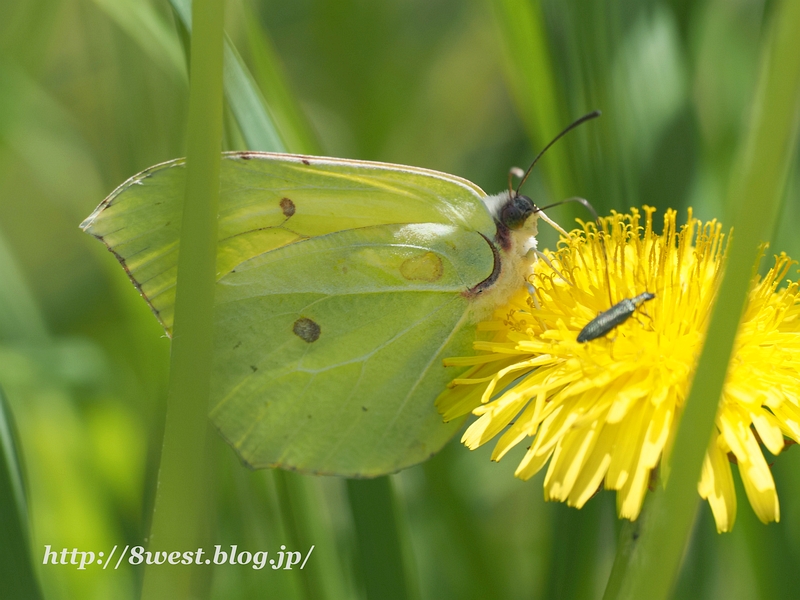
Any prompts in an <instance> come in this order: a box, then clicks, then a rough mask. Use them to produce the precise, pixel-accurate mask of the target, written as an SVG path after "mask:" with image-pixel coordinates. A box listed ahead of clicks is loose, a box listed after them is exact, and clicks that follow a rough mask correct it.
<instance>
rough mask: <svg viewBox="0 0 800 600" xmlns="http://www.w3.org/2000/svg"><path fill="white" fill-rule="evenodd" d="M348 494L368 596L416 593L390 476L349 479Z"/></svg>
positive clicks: (390, 598) (379, 599) (380, 598)
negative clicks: (410, 580)
mask: <svg viewBox="0 0 800 600" xmlns="http://www.w3.org/2000/svg"><path fill="white" fill-rule="evenodd" d="M347 495H348V496H349V497H350V505H351V507H352V510H353V516H354V519H355V526H356V535H357V538H358V539H357V545H358V563H359V567H360V570H361V579H362V581H363V583H364V588H365V591H366V596H367V598H368V600H395V599H396V600H407V599H408V598H410V597H416V596H417V595H418V593H417V592H416V591H415V590H414V591H412V590H411V589H410V588H409V585H408V578H407V576H406V573H405V570H404V568H403V565H404V560H403V545H402V543H401V537H400V527H399V525H400V522H399V520H398V518H397V507H396V506H395V496H394V491H393V490H392V482H391V481H390V479H389V478H388V477H378V478H376V479H348V480H347Z"/></svg>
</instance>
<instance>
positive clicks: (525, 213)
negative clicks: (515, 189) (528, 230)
mask: <svg viewBox="0 0 800 600" xmlns="http://www.w3.org/2000/svg"><path fill="white" fill-rule="evenodd" d="M536 212H537V208H536V205H535V204H534V203H533V200H531V199H530V198H528V197H527V196H522V195H520V194H515V195H513V196H512V197H510V198H508V199H507V200H506V202H505V204H503V206H502V207H501V209H500V214H499V215H498V216H499V219H498V220H499V221H500V223H502V224H503V225H505V226H506V227H507V228H508V229H511V230H512V231H516V230H518V229H522V228H523V227H524V226H525V223H526V222H527V221H528V218H529V217H530V216H531V215H533V214H534V213H536Z"/></svg>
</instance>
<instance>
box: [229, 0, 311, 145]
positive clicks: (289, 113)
mask: <svg viewBox="0 0 800 600" xmlns="http://www.w3.org/2000/svg"><path fill="white" fill-rule="evenodd" d="M242 9H243V10H244V19H243V20H244V26H245V31H246V33H247V46H248V51H249V54H250V59H251V62H252V65H253V75H254V76H255V79H256V81H257V82H258V86H259V89H260V90H261V92H262V93H263V94H264V100H265V102H266V105H267V107H268V108H269V111H270V114H271V115H272V117H273V118H274V121H275V125H276V126H277V129H278V131H280V135H281V137H282V138H283V139H284V140H285V141H286V148H287V149H288V150H289V151H291V152H299V153H302V154H320V148H319V143H318V142H317V139H316V134H315V133H314V131H313V130H312V128H311V126H310V125H309V123H308V121H307V119H306V117H305V115H304V114H303V112H302V110H301V109H300V106H299V104H298V102H297V99H296V98H295V97H294V94H293V93H292V91H291V89H290V88H289V85H288V82H287V81H286V77H285V75H284V73H283V69H282V67H281V64H280V60H279V58H278V55H277V53H276V51H275V48H274V47H273V45H272V42H271V40H270V39H269V38H268V37H267V35H266V34H265V32H264V31H263V30H262V29H261V27H259V24H258V15H256V14H255V11H254V10H253V9H252V7H251V5H250V2H249V1H245V2H242Z"/></svg>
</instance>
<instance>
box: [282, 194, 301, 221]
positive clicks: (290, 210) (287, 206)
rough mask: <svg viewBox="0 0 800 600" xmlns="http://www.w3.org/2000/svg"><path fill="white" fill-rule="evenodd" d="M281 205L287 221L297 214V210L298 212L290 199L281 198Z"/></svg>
mask: <svg viewBox="0 0 800 600" xmlns="http://www.w3.org/2000/svg"><path fill="white" fill-rule="evenodd" d="M280 205H281V212H283V216H284V217H286V218H287V219H288V218H289V217H291V216H292V215H293V214H294V213H295V210H297V207H296V206H295V205H294V202H292V201H291V199H289V198H281V201H280Z"/></svg>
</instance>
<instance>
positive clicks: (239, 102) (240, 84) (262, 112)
mask: <svg viewBox="0 0 800 600" xmlns="http://www.w3.org/2000/svg"><path fill="white" fill-rule="evenodd" d="M170 4H171V5H172V8H173V9H174V10H175V14H177V15H178V18H179V19H180V20H181V23H182V25H183V26H184V27H185V28H186V29H188V30H189V31H191V29H192V18H191V14H190V10H189V8H190V6H191V2H190V0H170ZM224 81H225V99H226V100H227V102H228V106H229V107H230V110H231V112H232V113H233V116H234V117H235V118H236V122H237V123H238V125H239V129H240V130H241V132H242V135H243V136H244V140H245V142H246V143H247V147H248V148H249V149H250V150H264V151H268V152H286V144H285V143H284V141H283V139H282V138H281V136H280V134H279V133H278V128H277V127H276V125H275V120H274V119H273V118H272V115H271V113H270V110H269V107H268V106H267V103H266V102H265V101H264V96H263V95H262V94H261V90H259V89H258V84H256V81H255V79H253V76H252V75H251V74H250V71H248V69H247V66H246V65H245V64H244V61H243V60H242V57H241V56H240V55H239V53H238V52H237V50H236V48H235V47H234V45H233V44H232V43H231V41H230V40H229V39H228V38H226V39H225V67H224Z"/></svg>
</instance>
